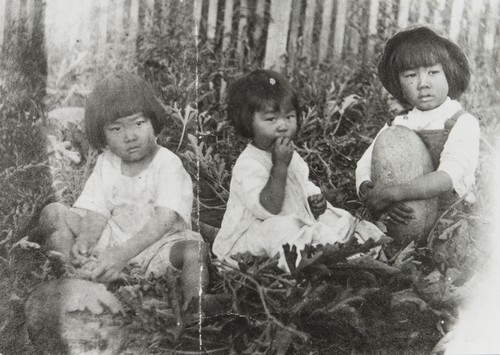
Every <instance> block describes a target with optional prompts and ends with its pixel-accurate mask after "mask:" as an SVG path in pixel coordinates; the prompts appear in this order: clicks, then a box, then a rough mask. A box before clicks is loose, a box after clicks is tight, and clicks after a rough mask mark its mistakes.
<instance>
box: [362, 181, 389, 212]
mask: <svg viewBox="0 0 500 355" xmlns="http://www.w3.org/2000/svg"><path fill="white" fill-rule="evenodd" d="M394 202H396V201H395V200H394V197H393V195H392V191H391V189H390V188H386V187H380V185H375V187H373V188H371V189H368V191H367V192H366V196H365V204H366V205H367V206H368V208H369V209H370V211H372V212H375V213H378V212H382V211H384V210H386V209H387V208H388V207H389V206H391V205H392V204H393V203H394Z"/></svg>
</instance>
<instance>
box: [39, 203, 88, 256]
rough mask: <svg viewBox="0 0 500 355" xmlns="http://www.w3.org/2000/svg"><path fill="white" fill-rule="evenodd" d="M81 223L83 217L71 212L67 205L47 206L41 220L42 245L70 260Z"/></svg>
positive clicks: (55, 204) (54, 204)
mask: <svg viewBox="0 0 500 355" xmlns="http://www.w3.org/2000/svg"><path fill="white" fill-rule="evenodd" d="M80 221H81V217H80V216H78V215H77V214H75V213H73V212H71V211H70V209H69V207H68V206H67V205H64V204H62V203H59V202H54V203H51V204H49V205H47V206H45V207H44V209H43V210H42V212H41V214H40V220H39V228H40V232H41V234H42V237H43V242H42V243H43V244H44V245H45V246H46V247H47V248H48V249H49V250H54V251H57V252H59V253H61V254H62V255H63V258H67V259H66V260H69V257H70V252H71V247H72V246H73V244H74V242H75V236H76V234H77V232H78V229H79V225H80Z"/></svg>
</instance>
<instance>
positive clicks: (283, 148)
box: [259, 138, 293, 214]
mask: <svg viewBox="0 0 500 355" xmlns="http://www.w3.org/2000/svg"><path fill="white" fill-rule="evenodd" d="M272 154H273V155H272V159H273V167H272V168H271V174H270V176H269V180H267V184H266V186H264V188H263V189H262V191H261V193H260V196H259V199H260V203H261V205H262V206H263V207H264V208H265V209H266V210H268V211H269V212H270V213H272V214H278V213H280V212H281V207H282V206H283V199H284V198H285V187H286V177H287V173H288V172H287V171H288V165H289V164H290V161H291V160H292V156H293V146H292V141H291V139H289V138H278V139H277V140H276V142H275V144H274V149H273V152H272Z"/></svg>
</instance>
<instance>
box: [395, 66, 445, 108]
mask: <svg viewBox="0 0 500 355" xmlns="http://www.w3.org/2000/svg"><path fill="white" fill-rule="evenodd" d="M399 83H400V84H401V89H402V90H403V95H404V97H405V99H406V101H408V103H409V104H410V105H411V106H413V107H416V108H418V109H419V110H421V111H428V110H432V109H434V108H436V107H438V106H440V105H441V104H442V103H443V102H444V101H445V100H446V98H447V97H448V80H446V75H445V73H444V70H443V66H442V65H441V64H436V65H433V66H430V67H419V68H416V69H408V70H404V71H402V72H400V73H399Z"/></svg>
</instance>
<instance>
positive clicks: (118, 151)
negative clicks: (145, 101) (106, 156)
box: [104, 113, 157, 162]
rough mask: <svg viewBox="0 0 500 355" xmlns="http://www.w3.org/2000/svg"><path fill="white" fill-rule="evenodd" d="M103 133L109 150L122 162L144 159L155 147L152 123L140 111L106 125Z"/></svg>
mask: <svg viewBox="0 0 500 355" xmlns="http://www.w3.org/2000/svg"><path fill="white" fill-rule="evenodd" d="M104 134H105V136H106V143H107V145H108V148H109V150H111V152H113V154H115V155H116V156H118V157H119V158H120V159H121V160H122V161H124V162H141V161H146V160H148V159H149V158H150V157H151V156H152V155H153V153H154V152H155V151H156V149H157V144H156V137H155V133H154V129H153V125H152V124H151V121H150V120H149V118H146V117H144V115H143V114H142V113H137V114H134V115H131V116H127V117H122V118H119V119H117V120H116V121H114V122H112V123H110V124H108V125H106V126H105V127H104Z"/></svg>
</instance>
